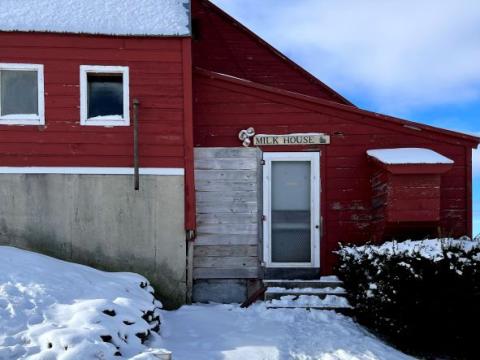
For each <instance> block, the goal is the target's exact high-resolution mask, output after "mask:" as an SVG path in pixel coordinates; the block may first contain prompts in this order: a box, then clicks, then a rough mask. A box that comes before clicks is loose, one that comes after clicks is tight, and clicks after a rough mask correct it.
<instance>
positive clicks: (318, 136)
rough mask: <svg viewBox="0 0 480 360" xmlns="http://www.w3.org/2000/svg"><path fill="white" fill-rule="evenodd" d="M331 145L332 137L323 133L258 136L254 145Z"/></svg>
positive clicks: (254, 139)
mask: <svg viewBox="0 0 480 360" xmlns="http://www.w3.org/2000/svg"><path fill="white" fill-rule="evenodd" d="M321 144H330V135H326V134H322V133H306V134H285V135H265V134H258V135H255V137H254V138H253V145H257V146H266V145H321Z"/></svg>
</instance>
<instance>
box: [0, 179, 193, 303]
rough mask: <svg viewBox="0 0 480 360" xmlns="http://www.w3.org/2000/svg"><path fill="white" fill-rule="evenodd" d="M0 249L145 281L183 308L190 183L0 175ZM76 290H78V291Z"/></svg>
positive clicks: (157, 292)
mask: <svg viewBox="0 0 480 360" xmlns="http://www.w3.org/2000/svg"><path fill="white" fill-rule="evenodd" d="M0 243H1V244H4V245H12V246H17V247H20V248H24V249H30V250H34V251H39V252H42V253H45V254H47V255H52V256H55V257H58V258H61V259H66V260H70V261H74V262H79V263H83V264H86V265H90V266H94V267H97V268H101V269H104V270H109V271H133V272H137V273H140V274H142V275H144V276H146V277H147V278H148V279H149V280H150V281H151V283H152V285H153V286H154V287H155V290H156V294H157V296H158V297H159V298H160V299H161V300H162V301H163V303H164V305H165V306H166V307H168V308H173V307H177V306H179V305H181V304H183V303H184V301H185V292H186V268H185V261H186V249H185V230H184V177H183V176H152V175H142V176H141V177H140V191H134V190H133V178H132V176H130V175H63V174H22V175H17V174H1V175H0ZM72 285H73V286H74V284H72Z"/></svg>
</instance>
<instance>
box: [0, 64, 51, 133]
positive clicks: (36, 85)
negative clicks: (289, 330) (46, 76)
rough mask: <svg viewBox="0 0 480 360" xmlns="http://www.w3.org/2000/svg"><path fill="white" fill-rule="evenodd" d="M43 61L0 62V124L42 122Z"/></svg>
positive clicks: (34, 123) (43, 122)
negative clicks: (37, 63) (24, 62)
mask: <svg viewBox="0 0 480 360" xmlns="http://www.w3.org/2000/svg"><path fill="white" fill-rule="evenodd" d="M44 113H45V110H44V92H43V65H34V64H0V124H5V125H43V124H45V116H44Z"/></svg>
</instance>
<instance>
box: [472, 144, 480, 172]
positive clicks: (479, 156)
mask: <svg viewBox="0 0 480 360" xmlns="http://www.w3.org/2000/svg"><path fill="white" fill-rule="evenodd" d="M472 159H473V176H474V177H480V150H473V158H472Z"/></svg>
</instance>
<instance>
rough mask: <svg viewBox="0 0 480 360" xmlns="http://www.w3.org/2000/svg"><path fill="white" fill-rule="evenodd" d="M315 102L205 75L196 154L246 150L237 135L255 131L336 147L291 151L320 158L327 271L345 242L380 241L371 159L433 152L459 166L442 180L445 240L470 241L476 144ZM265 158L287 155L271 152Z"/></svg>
mask: <svg viewBox="0 0 480 360" xmlns="http://www.w3.org/2000/svg"><path fill="white" fill-rule="evenodd" d="M315 101H316V100H315V99H308V98H306V99H305V100H301V99H299V98H295V96H291V95H289V94H285V95H281V94H279V93H274V92H271V91H267V90H265V89H261V87H256V86H251V84H250V85H248V83H245V82H244V84H241V80H238V81H236V80H222V79H219V78H215V77H209V76H207V75H206V74H205V73H199V74H195V75H194V114H195V118H194V122H195V129H194V130H195V132H194V135H195V137H194V139H195V146H205V147H217V146H219V147H223V146H226V147H230V146H232V147H233V146H241V142H240V141H239V140H238V133H239V131H240V130H242V129H246V128H248V127H250V126H253V127H254V128H255V131H256V133H257V134H258V133H264V134H286V133H299V132H324V133H327V134H330V135H331V144H330V145H315V146H309V147H293V146H289V147H288V151H309V150H310V151H312V150H313V151H320V152H321V159H320V162H321V165H320V172H321V216H322V217H323V224H324V228H323V237H322V240H321V252H322V253H321V262H322V264H326V267H324V268H323V267H322V271H323V272H326V273H328V272H329V271H330V270H331V268H332V265H333V263H334V258H333V257H332V256H330V255H329V254H331V251H332V250H334V249H335V248H336V247H337V244H338V242H353V243H363V242H366V241H370V240H371V239H373V238H374V237H375V229H374V228H373V227H372V217H373V215H374V214H373V211H372V189H371V188H372V186H371V175H372V173H373V169H372V166H373V165H372V164H371V162H370V161H369V160H368V158H367V155H366V151H367V150H368V149H374V148H389V147H426V148H430V149H433V150H434V151H437V152H439V153H441V154H442V155H445V156H447V157H448V158H450V159H452V160H454V161H455V164H454V166H453V168H452V169H451V170H449V171H448V172H447V173H446V174H444V175H442V179H441V183H442V185H441V186H442V187H441V194H440V198H441V199H440V202H441V204H440V207H441V209H440V217H441V220H440V227H441V229H440V231H441V232H442V234H443V235H445V236H461V235H466V234H470V233H471V154H472V146H476V145H475V142H474V140H471V139H470V140H468V139H466V140H462V139H461V138H459V137H454V136H449V135H448V134H443V133H442V132H440V131H439V132H435V131H425V130H421V129H417V130H414V129H412V128H408V127H406V126H405V125H406V124H402V123H399V124H396V123H394V122H393V120H392V121H388V120H387V119H382V118H380V115H376V114H372V113H368V112H364V111H361V110H358V111H357V110H354V111H351V110H349V108H350V107H346V106H343V109H341V108H340V106H337V108H334V106H333V105H332V106H327V105H325V106H322V105H320V104H316V103H315ZM262 150H263V151H287V150H286V149H285V147H274V146H268V147H263V148H262Z"/></svg>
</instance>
